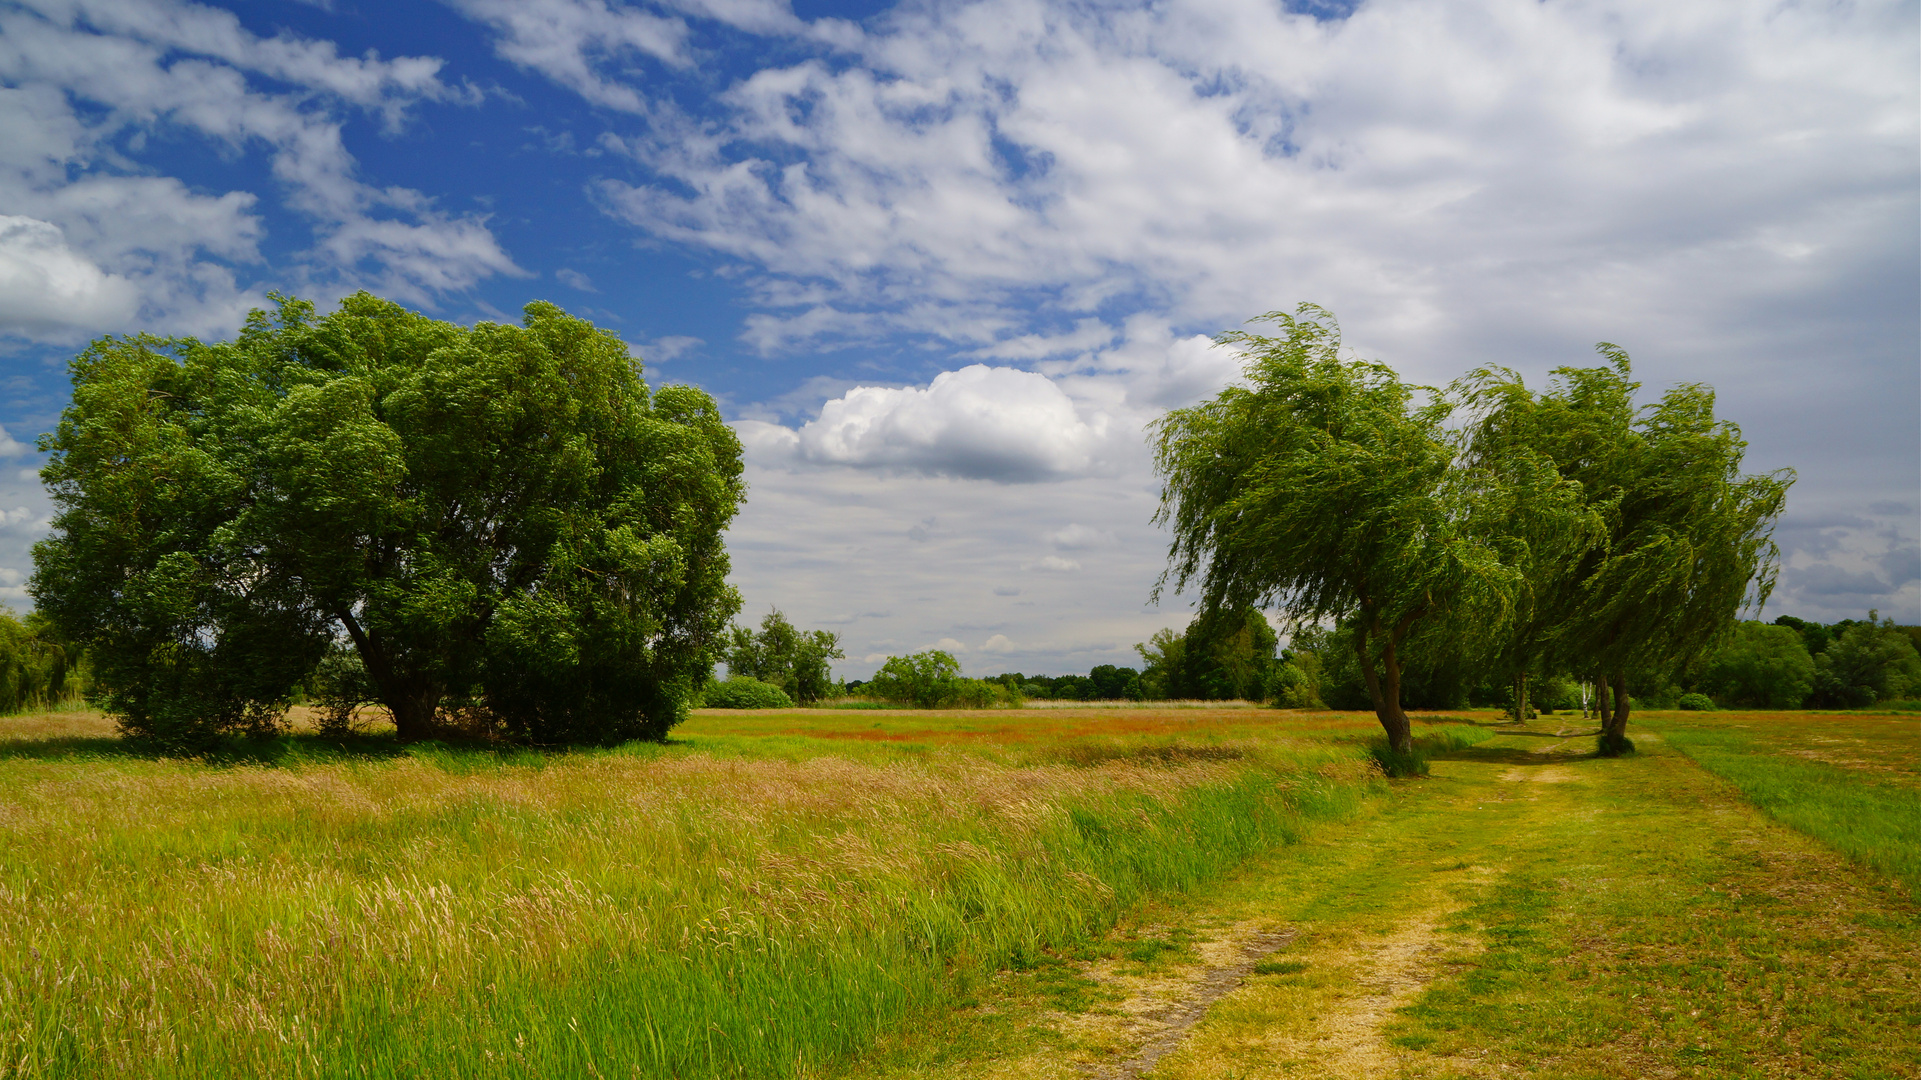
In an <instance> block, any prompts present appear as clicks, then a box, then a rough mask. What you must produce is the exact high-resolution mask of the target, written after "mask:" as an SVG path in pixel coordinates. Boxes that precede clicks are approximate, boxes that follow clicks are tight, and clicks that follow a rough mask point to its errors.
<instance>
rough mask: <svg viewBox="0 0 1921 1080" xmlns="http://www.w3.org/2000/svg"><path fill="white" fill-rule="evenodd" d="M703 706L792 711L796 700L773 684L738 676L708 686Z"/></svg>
mask: <svg viewBox="0 0 1921 1080" xmlns="http://www.w3.org/2000/svg"><path fill="white" fill-rule="evenodd" d="M701 704H702V705H704V706H705V707H707V708H709V709H791V708H793V707H794V699H793V698H790V697H788V696H787V691H785V690H782V689H781V688H780V687H778V686H774V685H772V684H771V683H764V682H761V681H760V680H759V679H749V678H745V677H740V676H737V677H735V678H731V679H728V680H727V681H726V682H717V683H713V684H712V685H710V686H708V687H707V689H706V690H705V691H704V692H703V693H702V694H701Z"/></svg>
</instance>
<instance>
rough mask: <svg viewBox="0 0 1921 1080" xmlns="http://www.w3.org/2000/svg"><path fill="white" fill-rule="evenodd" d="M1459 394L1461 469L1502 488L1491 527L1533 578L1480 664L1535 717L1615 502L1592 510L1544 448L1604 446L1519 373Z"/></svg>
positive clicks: (1487, 372)
mask: <svg viewBox="0 0 1921 1080" xmlns="http://www.w3.org/2000/svg"><path fill="white" fill-rule="evenodd" d="M1451 391H1452V393H1453V394H1454V395H1455V396H1456V397H1457V399H1458V400H1459V401H1460V402H1461V404H1462V405H1463V407H1464V411H1465V412H1466V413H1467V416H1468V422H1467V423H1466V424H1465V425H1463V426H1462V428H1461V429H1460V431H1459V432H1458V434H1457V440H1458V442H1459V445H1460V446H1461V449H1462V451H1463V453H1462V457H1461V461H1462V463H1463V465H1464V466H1466V467H1467V468H1469V469H1470V470H1473V471H1474V473H1475V474H1477V475H1479V476H1481V477H1484V478H1487V479H1488V480H1491V481H1492V482H1491V483H1489V484H1488V496H1489V498H1488V499H1487V500H1486V505H1485V509H1484V511H1483V515H1482V520H1483V522H1484V524H1486V525H1487V526H1488V527H1489V528H1490V530H1491V531H1492V532H1493V533H1495V534H1497V535H1500V536H1502V537H1504V538H1506V540H1507V542H1508V543H1509V544H1510V545H1511V550H1512V551H1513V553H1514V555H1515V557H1516V563H1517V565H1518V566H1519V567H1520V569H1521V570H1522V573H1523V578H1522V582H1523V587H1522V588H1521V589H1519V590H1518V591H1517V592H1516V594H1515V597H1514V604H1513V609H1512V611H1511V612H1510V614H1509V617H1508V619H1507V621H1506V622H1505V623H1504V624H1503V625H1502V626H1501V627H1499V628H1498V629H1497V628H1493V627H1485V628H1482V631H1481V632H1480V633H1477V634H1476V635H1474V638H1473V640H1474V641H1475V642H1477V643H1478V644H1479V648H1478V649H1477V650H1475V651H1476V652H1477V653H1478V656H1477V657H1476V658H1475V659H1476V660H1477V661H1478V665H1477V666H1479V667H1480V668H1481V669H1482V670H1483V671H1486V672H1488V673H1490V674H1492V675H1493V676H1494V677H1496V678H1499V679H1501V680H1502V681H1504V682H1506V683H1507V684H1508V687H1509V696H1508V704H1509V708H1510V709H1511V710H1512V711H1511V716H1512V718H1513V719H1514V720H1515V721H1517V722H1519V721H1522V720H1525V719H1527V717H1528V715H1529V712H1530V699H1531V694H1530V684H1531V683H1532V681H1533V679H1534V678H1536V677H1538V676H1546V675H1548V674H1549V673H1550V672H1552V671H1555V670H1558V669H1559V668H1560V667H1561V663H1560V661H1561V658H1560V657H1559V656H1558V655H1557V654H1556V645H1557V644H1558V638H1559V636H1560V633H1561V627H1562V626H1563V625H1564V624H1565V622H1566V620H1567V619H1568V618H1569V617H1570V615H1571V614H1572V611H1573V610H1574V608H1575V606H1576V604H1575V601H1576V586H1577V584H1578V580H1579V579H1578V577H1577V571H1578V569H1579V567H1580V565H1581V562H1582V560H1583V559H1585V558H1586V557H1588V556H1589V555H1590V554H1591V553H1592V552H1594V551H1595V550H1596V549H1597V548H1598V547H1599V546H1600V545H1601V544H1602V543H1603V542H1604V540H1605V539H1606V536H1607V524H1606V519H1605V516H1604V514H1603V512H1602V511H1603V509H1604V505H1605V504H1597V503H1594V502H1591V501H1590V500H1589V499H1588V498H1587V491H1586V489H1585V488H1584V487H1583V485H1582V484H1581V483H1580V482H1579V481H1578V480H1575V479H1572V478H1570V477H1567V476H1564V475H1563V474H1562V472H1561V470H1560V469H1559V467H1558V466H1557V463H1556V461H1555V459H1554V458H1553V457H1551V456H1550V455H1549V454H1547V453H1544V452H1543V450H1542V447H1544V446H1550V445H1555V444H1558V443H1561V442H1563V441H1565V440H1568V439H1569V438H1573V439H1575V440H1577V442H1579V443H1581V444H1582V445H1581V452H1585V453H1589V454H1591V453H1593V452H1594V451H1595V450H1596V449H1597V448H1594V447H1588V446H1586V445H1584V444H1585V438H1586V436H1587V435H1588V434H1589V432H1588V431H1587V430H1586V429H1584V428H1581V427H1579V426H1576V425H1572V424H1570V422H1569V416H1568V413H1569V411H1570V410H1569V409H1568V408H1566V407H1565V405H1566V403H1565V402H1564V401H1563V400H1562V399H1559V398H1556V397H1555V396H1553V395H1552V394H1550V395H1546V396H1544V397H1541V398H1537V397H1536V396H1535V395H1534V394H1533V393H1532V392H1531V391H1529V390H1528V388H1527V386H1526V384H1525V383H1524V382H1523V381H1522V379H1521V376H1520V375H1519V374H1517V373H1516V372H1514V371H1512V370H1510V369H1507V368H1498V367H1487V368H1480V369H1477V370H1475V371H1473V372H1470V373H1469V374H1468V375H1467V376H1465V377H1463V378H1462V379H1460V380H1459V381H1457V382H1456V383H1455V384H1454V386H1453V387H1452V388H1451ZM1609 400H1611V399H1609ZM1623 404H1625V399H1623Z"/></svg>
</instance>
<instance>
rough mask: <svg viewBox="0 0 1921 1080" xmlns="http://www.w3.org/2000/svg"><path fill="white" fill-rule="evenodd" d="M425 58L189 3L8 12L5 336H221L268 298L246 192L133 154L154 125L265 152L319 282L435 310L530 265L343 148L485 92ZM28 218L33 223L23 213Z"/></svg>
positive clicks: (0, 161) (1, 157)
mask: <svg viewBox="0 0 1921 1080" xmlns="http://www.w3.org/2000/svg"><path fill="white" fill-rule="evenodd" d="M441 67H442V61H440V60H439V59H437V58H433V57H397V58H394V59H382V58H380V57H379V56H377V55H375V54H373V53H369V54H367V55H366V56H362V57H344V56H341V55H339V52H338V50H337V48H336V47H335V46H334V44H333V43H331V42H326V41H314V40H310V39H307V38H303V37H299V36H296V35H292V34H286V33H282V34H279V35H276V36H274V37H261V36H259V35H256V34H252V33H250V32H248V31H247V30H245V29H244V28H243V27H242V26H241V25H240V23H239V20H238V19H237V18H236V17H235V16H234V15H233V13H231V12H227V11H221V10H219V9H216V8H211V7H207V6H204V5H200V4H193V3H186V2H181V0H157V2H151V3H132V2H126V0H23V2H21V3H16V4H10V5H8V6H6V7H4V8H0V83H4V84H6V85H3V86H0V205H3V206H5V207H6V209H7V210H8V211H9V214H10V218H9V228H8V232H7V236H6V240H5V254H4V255H0V267H4V269H0V273H4V274H5V275H6V281H7V283H8V288H7V289H6V290H5V292H6V294H7V295H8V296H9V297H10V298H11V302H10V303H6V304H5V305H4V306H3V307H0V333H12V334H15V335H22V336H28V337H40V338H55V339H65V338H70V337H72V336H75V335H76V334H77V335H85V334H88V333H99V332H104V331H113V330H121V329H126V328H128V327H129V326H131V325H134V324H135V323H136V322H137V323H138V325H140V326H142V327H143V328H148V329H160V330H168V331H181V332H187V333H205V332H208V331H209V330H225V331H227V332H231V330H232V328H233V326H234V325H236V324H237V322H238V319H239V316H240V314H241V313H242V312H244V310H245V309H247V308H249V307H253V306H257V305H260V304H262V303H264V301H265V297H264V296H263V295H261V292H260V291H259V290H258V289H256V288H250V287H248V286H246V285H244V284H242V283H241V280H240V277H239V275H238V274H237V273H236V267H238V266H243V265H246V264H249V263H257V262H258V261H259V259H260V254H259V251H258V244H259V240H260V237H261V235H262V233H263V227H262V224H261V220H260V215H259V205H258V204H259V199H258V196H257V195H256V194H255V193H253V192H247V191H229V192H224V193H205V192H201V191H196V190H194V189H192V188H190V187H188V186H187V185H186V184H184V183H183V182H182V181H180V180H179V179H177V178H174V177H169V176H156V175H151V174H150V172H149V170H146V169H144V168H142V167H141V165H140V164H139V163H138V162H137V161H135V160H132V159H131V158H130V157H129V154H133V155H136V156H137V155H138V153H139V151H140V147H141V146H143V145H144V144H145V140H146V138H147V137H148V136H149V135H151V134H162V135H165V136H169V137H178V136H182V135H184V136H187V137H191V138H197V139H200V140H202V141H203V142H204V143H205V144H206V145H207V146H208V148H209V149H211V150H213V151H214V152H218V153H226V154H240V153H247V152H250V151H251V150H253V149H256V148H262V147H264V148H265V149H266V150H267V152H268V154H269V155H270V158H271V165H272V171H273V174H274V177H275V178H276V179H277V180H278V181H280V182H281V183H282V184H283V185H285V187H284V192H285V200H286V204H287V205H288V206H289V207H290V208H292V209H294V210H295V211H297V212H299V213H300V214H303V215H305V216H306V217H308V218H309V219H310V221H311V222H312V224H313V227H314V230H315V233H316V239H317V243H316V246H315V247H314V248H313V249H312V250H311V251H309V252H307V253H306V256H305V259H304V260H303V262H304V265H303V266H302V267H301V268H300V271H301V272H302V273H303V276H305V277H306V278H307V279H308V280H309V283H310V284H319V285H320V287H321V288H323V289H324V288H325V283H328V282H331V283H333V284H335V285H336V286H339V287H342V288H352V287H356V286H362V285H364V286H368V287H374V288H378V289H381V290H382V291H384V292H386V293H387V294H389V295H392V296H395V297H396V298H399V299H404V300H410V301H413V302H416V303H419V302H426V301H429V300H431V299H432V298H434V297H436V296H439V295H444V294H446V293H449V292H458V291H461V290H464V289H467V288H470V287H471V286H472V285H473V284H474V283H476V282H478V281H480V280H482V279H484V278H487V277H490V276H493V275H497V274H517V273H520V272H521V271H520V270H519V268H518V267H517V266H516V265H515V264H514V262H513V260H512V259H511V258H509V257H508V256H507V254H506V253H505V251H504V250H502V249H501V247H500V245H499V243H498V241H497V240H496V238H495V237H494V236H493V234H492V232H491V231H490V230H489V229H488V228H487V225H486V222H485V220H484V219H483V218H480V217H475V216H470V215H469V216H461V215H451V214H447V213H445V212H443V211H440V210H438V209H437V208H436V207H435V206H434V203H433V200H432V199H431V198H429V197H427V196H425V195H423V194H421V193H420V192H417V191H413V190H411V189H407V188H399V187H386V188H382V187H376V186H374V185H371V184H368V183H366V182H365V181H364V180H362V179H361V178H360V177H359V176H358V175H357V172H358V163H357V162H356V160H355V159H354V157H353V155H352V154H350V153H349V152H348V151H347V149H346V147H345V145H344V143H343V141H342V134H341V132H342V125H343V123H344V119H345V115H346V114H347V113H349V112H351V111H353V110H356V109H357V110H362V111H365V112H368V113H372V114H374V115H376V116H378V117H379V118H380V119H381V121H382V123H383V125H384V126H385V127H387V128H388V129H390V130H393V129H397V128H398V127H399V126H400V125H402V124H403V123H404V122H405V119H406V116H407V114H408V111H409V110H410V109H411V108H413V107H414V106H416V105H418V104H419V103H421V102H424V101H459V102H472V101H475V100H477V98H476V96H475V95H474V94H473V92H472V91H471V90H469V89H467V88H465V87H457V86H453V85H450V84H449V83H447V82H445V81H444V80H442V79H441V78H440V75H439V72H440V69H441ZM16 219H25V220H16Z"/></svg>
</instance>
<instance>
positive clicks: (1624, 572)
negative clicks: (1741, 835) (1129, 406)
mask: <svg viewBox="0 0 1921 1080" xmlns="http://www.w3.org/2000/svg"><path fill="white" fill-rule="evenodd" d="M1254 321H1256V322H1269V323H1273V324H1275V325H1276V326H1277V327H1278V329H1279V333H1278V334H1277V335H1275V336H1263V335H1259V334H1253V333H1249V332H1245V331H1236V332H1232V333H1228V334H1223V335H1221V337H1220V338H1219V339H1218V341H1219V342H1220V343H1221V344H1223V345H1226V346H1231V347H1235V348H1238V349H1240V350H1242V352H1243V353H1244V354H1245V355H1246V357H1247V366H1246V369H1245V379H1246V385H1245V386H1230V387H1228V388H1227V389H1226V390H1223V391H1222V392H1221V393H1220V394H1219V395H1218V396H1216V397H1215V398H1213V399H1212V400H1210V401H1206V402H1203V403H1201V404H1200V405H1197V406H1194V407H1192V408H1188V409H1176V410H1174V411H1172V412H1170V413H1169V414H1168V415H1167V416H1166V417H1164V418H1163V419H1162V420H1161V421H1159V422H1158V424H1157V425H1156V426H1155V428H1154V438H1155V454H1156V457H1155V463H1156V466H1157V469H1158V470H1159V472H1160V474H1161V476H1162V478H1163V482H1164V487H1163V490H1162V498H1161V505H1160V510H1159V513H1158V515H1157V517H1156V519H1155V520H1156V521H1157V522H1158V523H1163V524H1167V525H1169V526H1171V528H1172V531H1173V540H1172V543H1171V545H1170V547H1169V552H1168V569H1167V571H1166V572H1165V573H1164V574H1163V576H1162V578H1161V582H1160V584H1159V585H1157V586H1156V590H1155V594H1156V596H1157V597H1158V595H1159V593H1160V590H1161V589H1162V588H1163V587H1165V586H1166V585H1168V584H1170V583H1171V584H1172V585H1173V586H1174V587H1175V588H1176V589H1181V588H1185V587H1186V586H1187V585H1189V584H1190V583H1194V584H1196V585H1198V586H1199V592H1200V603H1201V608H1202V612H1203V618H1204V619H1218V618H1220V617H1222V615H1223V614H1224V613H1226V612H1230V611H1234V610H1238V609H1244V608H1255V607H1265V606H1278V607H1280V608H1281V609H1283V610H1284V611H1285V612H1286V613H1287V615H1288V616H1289V617H1290V618H1291V619H1292V620H1293V622H1294V625H1295V627H1296V628H1297V629H1303V630H1306V631H1307V632H1308V633H1309V634H1310V635H1311V634H1313V633H1315V631H1314V630H1313V626H1314V625H1315V624H1321V625H1326V624H1333V626H1334V631H1333V632H1332V633H1331V634H1325V635H1324V636H1323V638H1317V639H1316V640H1317V641H1318V640H1323V639H1324V640H1325V641H1327V642H1341V643H1343V644H1345V645H1347V646H1349V647H1350V648H1351V650H1352V652H1353V654H1354V663H1355V666H1356V668H1357V669H1358V673H1359V675H1360V681H1361V683H1362V684H1363V685H1364V686H1365V688H1366V694H1367V700H1368V701H1369V702H1370V703H1371V704H1372V706H1373V708H1374V710H1375V713H1376V714H1377V715H1378V716H1379V717H1380V720H1381V723H1382V726H1383V727H1384V728H1385V729H1386V731H1387V733H1388V737H1389V740H1390V742H1391V744H1392V745H1393V748H1394V749H1395V750H1397V751H1405V750H1406V749H1407V747H1408V741H1409V736H1410V732H1409V728H1408V723H1407V718H1406V715H1405V713H1404V712H1403V710H1402V692H1403V682H1404V680H1405V679H1406V678H1407V677H1408V676H1409V674H1410V672H1411V671H1414V670H1417V669H1415V668H1411V667H1410V664H1409V657H1410V654H1411V653H1419V654H1422V655H1423V659H1424V660H1425V663H1424V664H1422V665H1420V666H1419V668H1418V670H1419V671H1420V672H1421V677H1423V678H1427V679H1433V680H1439V681H1440V682H1448V681H1450V680H1452V681H1457V682H1458V681H1459V679H1458V673H1459V672H1460V671H1461V670H1462V667H1463V665H1466V664H1468V663H1470V662H1471V663H1472V664H1473V665H1474V666H1476V667H1479V668H1481V669H1484V670H1491V671H1493V672H1496V673H1498V674H1499V675H1500V677H1502V678H1504V679H1508V680H1510V681H1511V684H1512V687H1513V690H1512V693H1511V695H1510V698H1509V700H1510V701H1511V702H1512V707H1513V709H1514V710H1515V714H1516V715H1517V716H1525V715H1526V712H1527V702H1528V680H1529V679H1530V677H1532V676H1536V675H1547V674H1550V673H1553V672H1558V671H1567V670H1574V671H1579V672H1581V673H1584V674H1587V675H1590V676H1592V677H1594V678H1595V679H1597V681H1598V682H1599V683H1600V684H1601V685H1602V686H1603V687H1605V688H1607V689H1608V690H1610V691H1611V692H1612V695H1611V696H1612V699H1613V700H1612V702H1611V704H1610V705H1609V706H1608V707H1607V708H1605V709H1604V710H1603V715H1604V717H1605V720H1604V725H1603V736H1602V741H1603V746H1604V749H1614V750H1618V749H1620V748H1622V747H1624V746H1625V745H1626V736H1625V729H1626V724H1627V717H1628V697H1627V681H1628V678H1629V676H1630V674H1633V673H1637V672H1641V671H1644V670H1652V669H1655V668H1661V669H1662V670H1663V671H1664V672H1665V671H1674V670H1679V669H1680V668H1684V667H1687V666H1689V665H1694V664H1697V663H1698V662H1699V661H1700V660H1701V659H1702V658H1703V657H1705V656H1706V655H1708V654H1709V653H1710V652H1712V650H1713V649H1714V648H1715V647H1716V646H1717V645H1718V644H1719V643H1720V642H1721V641H1723V640H1725V639H1726V637H1727V635H1728V634H1729V633H1730V632H1731V630H1732V627H1733V625H1734V619H1735V616H1736V614H1737V612H1738V611H1739V610H1740V609H1741V608H1742V607H1743V606H1744V605H1747V606H1753V607H1756V608H1758V607H1759V606H1760V604H1761V603H1762V602H1764V601H1765V599H1766V598H1767V595H1768V592H1769V590H1770V589H1771V587H1772V585H1773V581H1774V568H1775V565H1776V558H1777V556H1776V550H1775V547H1774V545H1773V543H1772V541H1771V539H1770V533H1771V530H1772V528H1773V522H1774V520H1775V518H1776V517H1777V516H1778V515H1779V514H1780V512H1781V508H1782V505H1783V502H1784V500H1785V494H1786V491H1787V487H1788V485H1789V484H1790V483H1792V480H1793V474H1792V472H1790V471H1786V470H1783V471H1782V472H1778V473H1771V474H1766V475H1758V476H1757V475H1746V474H1743V473H1742V472H1741V471H1740V464H1741V458H1742V455H1743V452H1744V451H1745V449H1746V443H1745V442H1744V441H1743V440H1742V439H1741V434H1740V429H1739V428H1737V427H1736V426H1735V425H1733V424H1731V423H1728V422H1726V421H1724V420H1719V419H1717V418H1716V417H1715V415H1714V392H1713V390H1712V389H1711V388H1709V387H1706V386H1703V385H1699V384H1692V383H1690V384H1683V385H1680V386H1677V387H1674V388H1673V389H1671V390H1669V391H1668V392H1666V393H1665V394H1664V395H1662V397H1661V398H1660V399H1659V400H1658V401H1657V402H1654V403H1652V404H1649V405H1646V406H1642V407H1637V406H1636V404H1635V394H1636V392H1637V391H1638V389H1639V384H1638V383H1635V382H1633V381H1632V380H1631V379H1630V377H1629V375H1630V366H1629V361H1628V357H1627V355H1626V353H1625V352H1623V351H1622V350H1620V349H1619V348H1617V347H1615V346H1612V345H1609V344H1606V343H1603V344H1602V345H1600V346H1599V349H1600V351H1601V353H1602V354H1603V356H1604V357H1605V358H1606V361H1607V362H1606V363H1604V364H1602V365H1599V366H1595V367H1590V368H1574V367H1564V368H1560V369H1557V370H1556V371H1555V373H1554V378H1553V380H1552V382H1551V383H1550V385H1549V387H1548V389H1547V390H1546V391H1545V392H1543V393H1538V394H1537V393H1535V392H1533V391H1531V390H1530V389H1529V388H1528V387H1527V386H1526V385H1525V384H1524V383H1523V382H1522V380H1521V377H1520V376H1519V375H1517V374H1516V373H1514V372H1512V371H1509V370H1506V369H1502V368H1482V369H1479V370H1477V371H1475V372H1472V373H1470V374H1469V375H1468V376H1466V377H1465V378H1463V379H1462V380H1460V381H1459V382H1457V383H1456V384H1455V385H1454V386H1453V387H1451V388H1450V389H1449V391H1448V392H1446V393H1442V392H1438V391H1432V390H1425V389H1424V388H1420V387H1414V386H1409V385H1407V384H1405V383H1403V382H1402V381H1401V380H1400V379H1399V378H1398V377H1397V376H1396V375H1395V374H1394V372H1393V371H1392V370H1391V369H1389V368H1387V367H1385V366H1383V365H1380V364H1375V363H1369V362H1365V361H1360V360H1342V359H1341V357H1340V355H1339V352H1340V335H1339V331H1338V329H1337V327H1336V326H1335V324H1334V321H1333V318H1332V316H1330V315H1328V313H1327V312H1325V311H1324V310H1322V309H1320V308H1318V307H1314V306H1313V305H1305V304H1304V305H1302V306H1301V307H1300V308H1299V309H1298V310H1297V311H1296V312H1295V314H1293V315H1287V314H1284V313H1280V312H1270V313H1269V314H1267V315H1263V316H1261V317H1260V318H1259V319H1257V320H1254ZM1456 420H1458V422H1455V421H1456ZM1450 423H1453V425H1454V426H1451V427H1450V426H1449V424H1450ZM1197 621H1198V620H1197ZM1171 644H1172V642H1171V640H1170V641H1169V642H1166V643H1162V647H1161V649H1160V652H1161V653H1162V654H1166V655H1168V656H1171V655H1173V650H1172V649H1170V648H1168V647H1167V646H1169V645H1171ZM1186 651H1188V652H1191V651H1192V647H1191V644H1190V645H1189V646H1188V648H1187V650H1186ZM1143 656H1144V657H1146V656H1147V654H1146V653H1145V652H1144V653H1143ZM1148 658H1149V659H1150V660H1152V659H1154V658H1153V657H1148ZM1322 659H1323V661H1325V659H1326V658H1325V657H1324V656H1323V657H1322ZM1339 666H1344V665H1339ZM1330 674H1334V672H1330Z"/></svg>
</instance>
